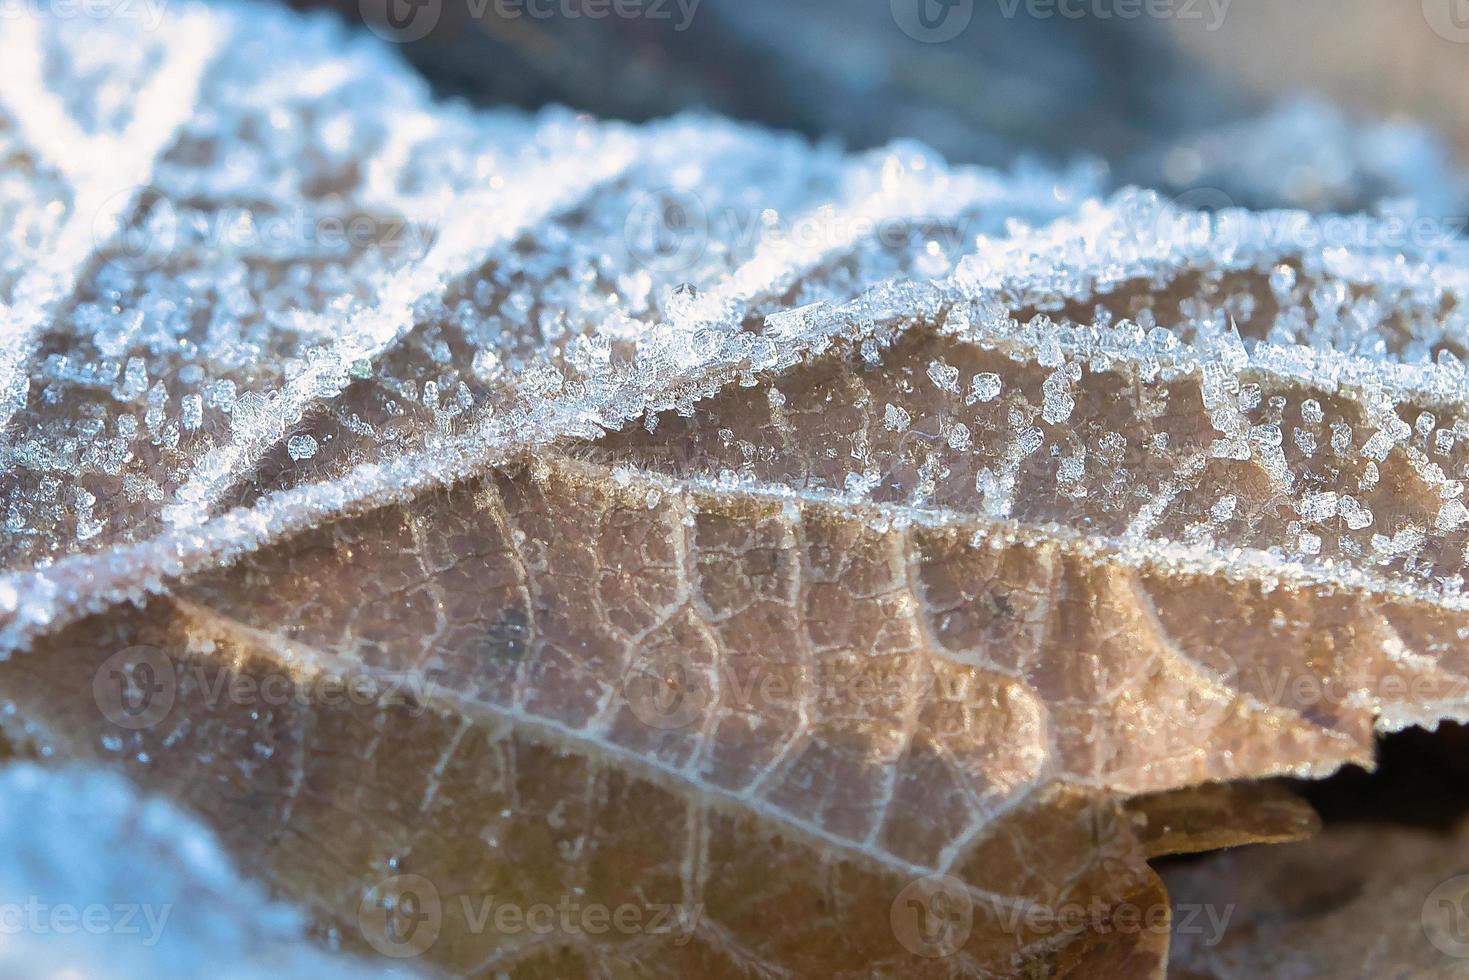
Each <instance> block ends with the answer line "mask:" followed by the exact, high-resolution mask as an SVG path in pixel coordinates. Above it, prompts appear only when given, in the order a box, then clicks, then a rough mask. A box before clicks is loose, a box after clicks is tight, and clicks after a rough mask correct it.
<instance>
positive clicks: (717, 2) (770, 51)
mask: <svg viewBox="0 0 1469 980" xmlns="http://www.w3.org/2000/svg"><path fill="white" fill-rule="evenodd" d="M294 3H295V5H296V6H302V7H312V6H326V7H331V8H333V9H336V10H338V11H339V12H340V13H341V14H342V15H343V16H345V17H347V18H349V19H353V20H358V21H363V22H365V23H366V24H367V25H368V26H369V27H371V28H373V29H374V30H376V31H377V32H378V33H380V34H382V35H383V36H385V37H388V38H389V39H390V40H392V41H394V42H396V43H401V44H402V45H403V47H404V49H405V52H406V54H407V56H408V58H409V59H410V60H411V61H412V62H413V64H414V65H416V66H417V67H418V69H419V70H420V71H422V72H423V74H424V75H425V76H426V77H427V78H428V79H429V80H430V81H431V82H432V83H433V85H434V86H435V87H436V88H437V89H438V90H439V91H440V92H442V93H444V94H454V95H461V96H465V97H467V98H469V99H471V100H474V101H477V102H482V103H486V104H507V103H508V104H515V105H521V106H525V107H529V108H534V107H538V106H541V105H545V104H547V103H563V104H566V105H570V106H573V107H575V108H579V109H584V110H586V111H588V112H591V113H593V114H596V115H598V116H604V117H614V118H623V119H630V120H642V119H647V118H651V117H654V116H662V115H667V114H668V113H670V112H674V111H677V110H680V109H688V108H705V109H708V110H712V111H715V112H719V113H723V114H725V115H729V116H733V117H735V118H739V119H747V120H751V121H755V122H760V123H764V124H767V125H771V126H775V127H779V128H782V129H790V130H796V131H799V132H802V133H805V134H807V135H810V136H812V137H817V138H832V139H837V140H840V141H841V142H843V143H844V144H846V145H848V146H850V147H852V148H857V149H860V148H865V147H870V146H873V145H876V144H880V143H883V142H886V141H888V140H891V139H893V138H896V137H912V138H916V139H920V140H922V141H924V142H926V143H928V144H930V145H932V146H933V147H935V148H937V149H938V150H940V151H941V152H943V153H944V154H945V155H946V156H947V157H949V158H950V159H951V160H953V161H956V162H976V163H986V164H1006V163H1009V162H1012V161H1013V160H1015V159H1016V158H1017V157H1019V156H1032V157H1039V158H1041V159H1044V160H1051V161H1071V160H1074V159H1076V158H1077V157H1079V156H1086V155H1092V156H1095V157H1097V158H1100V159H1102V160H1105V161H1107V162H1108V163H1109V165H1110V179H1109V183H1112V184H1121V183H1128V182H1134V183H1142V184H1146V185H1149V186H1159V187H1165V188H1168V187H1171V188H1173V189H1174V190H1182V189H1186V188H1187V187H1189V186H1193V185H1196V184H1199V183H1207V184H1210V186H1214V185H1217V184H1219V183H1221V182H1224V181H1225V180H1227V179H1235V180H1236V182H1238V178H1239V176H1240V171H1250V170H1254V171H1258V173H1255V174H1253V175H1251V174H1248V173H1246V174H1243V177H1244V179H1245V181H1246V182H1248V181H1249V180H1253V181H1254V183H1255V184H1256V185H1259V186H1255V187H1253V188H1252V187H1249V186H1237V187H1232V188H1230V190H1231V196H1232V197H1236V198H1238V197H1243V198H1246V199H1244V200H1239V199H1236V203H1240V204H1254V205H1258V204H1293V205H1298V206H1303V207H1312V208H1317V209H1324V208H1334V209H1341V208H1346V207H1351V206H1357V205H1361V204H1362V203H1363V202H1361V201H1353V200H1343V199H1340V195H1339V192H1340V191H1341V189H1342V188H1345V187H1347V186H1351V187H1352V188H1353V189H1354V191H1355V190H1360V187H1361V185H1362V181H1361V180H1357V181H1355V182H1352V181H1348V180H1346V179H1344V178H1343V175H1342V174H1340V173H1338V172H1335V171H1339V170H1340V169H1341V168H1342V167H1343V166H1347V165H1348V164H1347V163H1346V162H1344V161H1343V159H1342V156H1343V152H1344V151H1343V149H1342V147H1340V146H1331V145H1328V144H1330V143H1332V142H1333V141H1337V142H1339V141H1340V140H1343V139H1347V138H1348V137H1347V136H1346V135H1345V134H1344V133H1343V132H1342V130H1341V128H1340V126H1338V125H1337V123H1341V122H1342V120H1340V119H1336V118H1335V117H1333V116H1331V115H1330V114H1329V113H1327V114H1325V115H1323V112H1322V111H1321V108H1322V105H1326V106H1334V107H1339V109H1340V110H1341V111H1342V112H1344V113H1345V114H1346V117H1345V118H1346V119H1350V118H1352V117H1359V118H1362V119H1370V120H1378V121H1382V122H1384V123H1387V124H1395V123H1396V124H1401V123H1403V122H1405V121H1416V122H1419V123H1422V124H1424V125H1425V126H1426V127H1427V130H1428V131H1429V132H1432V133H1435V134H1437V135H1439V136H1441V137H1442V139H1443V141H1444V143H1443V147H1442V148H1438V149H1433V148H1419V149H1418V150H1416V151H1412V152H1416V153H1417V154H1418V158H1415V159H1413V160H1411V161H1406V162H1405V161H1404V160H1402V159H1396V160H1386V161H1378V163H1380V165H1381V167H1382V168H1383V169H1384V170H1385V171H1392V170H1393V168H1394V167H1396V168H1398V169H1402V168H1403V167H1404V166H1408V165H1412V166H1415V167H1419V168H1421V167H1422V166H1432V165H1434V162H1433V161H1432V160H1430V159H1429V158H1428V157H1429V156H1431V154H1432V153H1434V152H1439V153H1447V154H1450V155H1453V156H1458V157H1462V156H1463V155H1464V154H1465V151H1466V150H1469V115H1466V113H1465V111H1464V108H1463V106H1464V104H1465V98H1466V94H1469V0H294ZM1303 96H1311V97H1314V98H1315V99H1316V100H1318V102H1319V103H1320V104H1312V103H1309V102H1308V103H1301V102H1300V101H1299V100H1300V98H1301V97H1303ZM1272 110H1274V114H1273V115H1271V113H1272ZM1262 115H1263V116H1266V119H1265V121H1264V124H1263V125H1264V128H1263V130H1262V129H1261V128H1260V125H1256V126H1255V127H1254V128H1253V129H1248V128H1246V129H1234V130H1231V128H1230V127H1231V125H1235V126H1238V125H1241V124H1242V123H1243V121H1245V120H1252V119H1253V120H1258V119H1259V117H1261V116H1262ZM1211 135H1212V138H1213V141H1214V142H1213V143H1212V144H1206V145H1204V146H1202V147H1200V146H1198V145H1195V144H1194V142H1192V141H1196V140H1199V139H1205V140H1207V139H1209V138H1210V137H1211ZM1397 135H1399V136H1400V135H1401V133H1398V134H1397ZM1282 141H1283V142H1284V144H1285V145H1287V146H1289V148H1290V152H1289V153H1288V156H1289V157H1290V160H1288V161H1281V160H1280V159H1279V157H1280V155H1281V150H1280V146H1281V145H1282ZM1272 142H1273V146H1274V149H1275V156H1274V157H1273V158H1272V157H1271V156H1270V155H1269V154H1268V153H1267V152H1264V151H1268V150H1269V149H1271V147H1270V146H1265V145H1264V144H1266V143H1272ZM1384 142H1392V143H1393V150H1392V152H1393V153H1395V154H1397V156H1398V157H1399V158H1401V157H1402V155H1403V154H1404V152H1405V151H1404V149H1403V145H1402V141H1401V140H1400V139H1398V140H1392V141H1384ZM1384 152H1386V151H1384ZM1348 155H1353V156H1355V157H1360V158H1362V159H1364V160H1366V161H1367V164H1366V165H1367V166H1372V165H1374V162H1373V149H1372V147H1365V148H1364V147H1355V148H1353V152H1352V153H1351V154H1348ZM1204 160H1208V161H1211V162H1212V163H1211V164H1210V165H1211V166H1213V167H1214V168H1215V169H1216V170H1220V171H1222V172H1223V176H1222V177H1221V179H1220V180H1212V179H1211V176H1210V175H1209V174H1208V173H1205V172H1204V166H1205V165H1204V163H1203V161H1204ZM1282 166H1288V167H1290V168H1291V169H1293V170H1295V171H1300V172H1299V173H1290V174H1282V173H1280V172H1279V168H1280V167H1282ZM1311 171H1317V172H1316V173H1314V174H1313V173H1312V172H1311ZM1231 175H1233V176H1231ZM1358 176H1359V177H1360V176H1361V175H1358ZM1387 179H1388V182H1389V183H1390V182H1391V179H1390V177H1389V178H1387ZM1266 185H1269V186H1266ZM1383 190H1384V192H1390V191H1391V190H1392V188H1391V187H1387V188H1383ZM1236 191H1237V192H1238V194H1237V195H1236V194H1235V192H1236ZM1252 195H1263V196H1266V197H1277V196H1281V195H1284V196H1285V197H1286V198H1287V199H1286V200H1265V201H1260V200H1248V198H1250V197H1251V196H1252Z"/></svg>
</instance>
